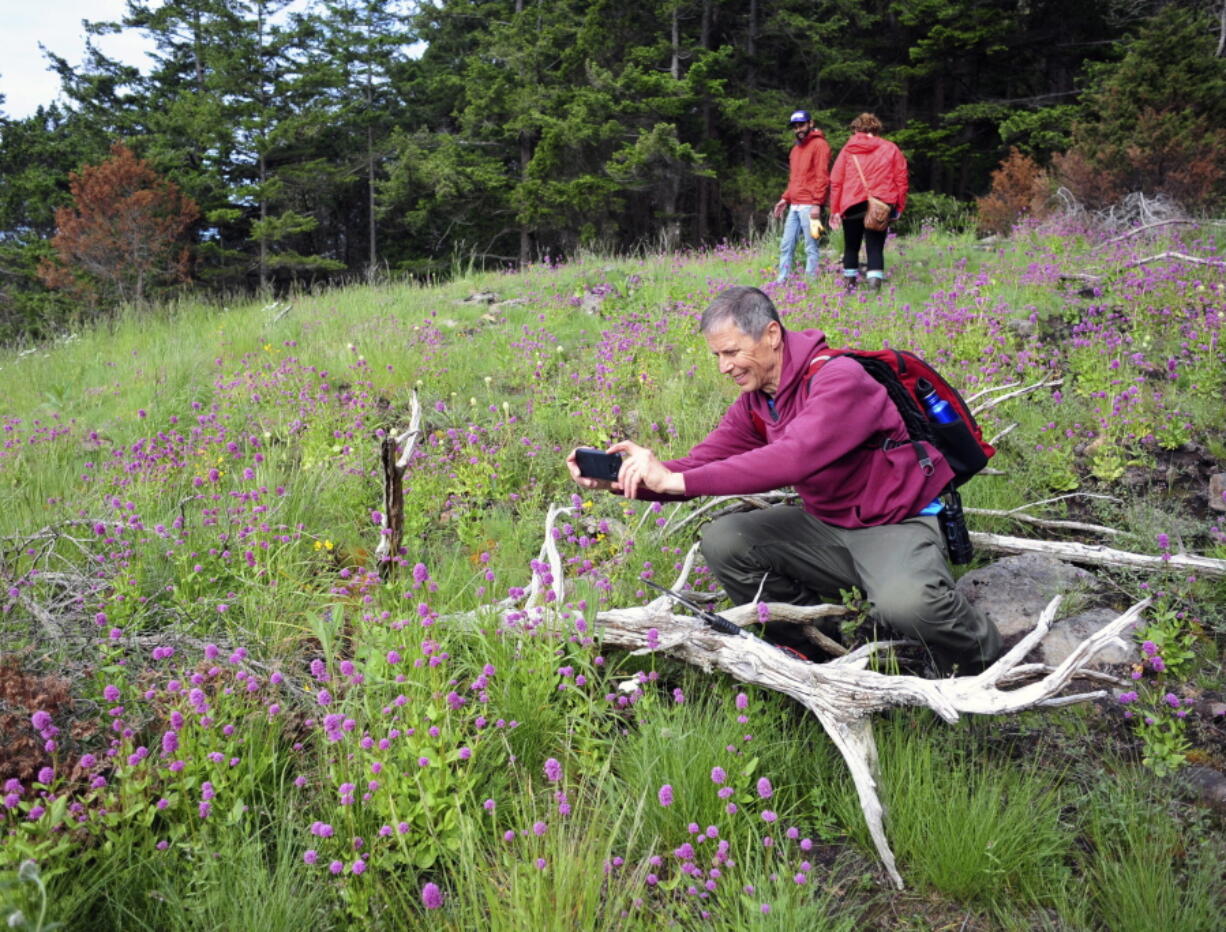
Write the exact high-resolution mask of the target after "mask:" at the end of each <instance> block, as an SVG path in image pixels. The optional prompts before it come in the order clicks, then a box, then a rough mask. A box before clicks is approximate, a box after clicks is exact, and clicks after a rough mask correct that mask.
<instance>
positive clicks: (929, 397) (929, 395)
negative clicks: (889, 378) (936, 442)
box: [915, 379, 958, 424]
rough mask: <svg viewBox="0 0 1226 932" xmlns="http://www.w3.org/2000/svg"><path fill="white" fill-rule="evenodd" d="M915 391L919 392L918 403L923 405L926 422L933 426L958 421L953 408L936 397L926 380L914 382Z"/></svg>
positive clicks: (933, 389) (931, 386) (934, 390)
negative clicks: (925, 412)
mask: <svg viewBox="0 0 1226 932" xmlns="http://www.w3.org/2000/svg"><path fill="white" fill-rule="evenodd" d="M915 389H916V391H918V392H919V396H920V401H922V402H923V403H924V410H925V411H927V412H928V420H930V421H932V422H933V423H935V424H952V423H953V422H954V421H956V420H958V412H957V411H955V410H954V406H953V405H951V404H950V403H949V402H948V401H946V400H945V399H944V398H942V397H941V396H940V395H938V394H937V390H936V388H934V387H933V385H932V383H931V382H929V381H928V380H927V379H920V380H919V381H918V382H916V383H915Z"/></svg>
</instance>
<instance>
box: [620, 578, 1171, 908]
mask: <svg viewBox="0 0 1226 932" xmlns="http://www.w3.org/2000/svg"><path fill="white" fill-rule="evenodd" d="M680 582H681V581H679V582H678V585H679V584H680ZM668 601H669V600H668V599H667V597H661V598H660V599H656V600H655V601H653V602H651V603H648V604H647V605H645V606H636V607H632V608H623V609H610V610H607V611H603V612H600V613H598V615H597V618H596V620H597V624H598V625H599V628H600V631H601V635H602V637H603V643H604V644H606V645H609V646H617V647H623V648H626V649H628V650H631V651H635V652H648V651H654V652H657V653H665V654H667V655H669V656H671V657H674V658H676V659H678V660H681V661H682V662H685V663H689V664H691V665H693V666H696V667H698V668H699V669H701V670H705V671H712V670H719V671H721V672H723V673H727V674H728V675H730V676H732V677H733V678H735V679H737V680H739V681H741V682H744V683H752V684H755V685H758V686H762V687H763V688H766V689H771V690H774V691H775V692H780V693H783V694H784V695H787V696H790V697H791V698H793V699H795V700H796V701H797V702H799V703H800V704H801V705H803V706H804V707H805V708H806V709H808V710H809V711H810V712H812V713H813V714H814V715H815V716H816V717H817V719H818V721H820V722H821V724H822V727H823V728H825V730H826V732H827V734H829V735H830V738H831V740H832V741H833V742H834V743H835V745H836V747H838V749H839V751H840V753H841V754H842V755H843V758H844V760H845V761H846V763H847V766H848V769H849V770H850V771H851V775H852V780H853V782H854V783H855V786H856V791H857V793H858V794H859V798H860V806H861V809H862V810H863V812H864V817H865V821H866V822H867V824H868V828H869V834H870V835H871V836H872V839H873V843H874V845H875V847H876V849H877V853H878V856H879V857H880V858H881V861H882V864H883V865H884V866H885V869H886V872H887V873H888V875H889V877H890V879H891V881H892V882H893V883H894V884H895V886H897V887H898V888H899V889H901V888H902V886H903V881H902V876H901V875H900V874H899V872H898V868H897V866H896V864H895V861H894V855H893V852H892V851H891V850H890V847H889V843H888V841H887V839H886V836H885V829H884V816H885V810H884V807H883V806H882V804H881V800H880V799H879V797H878V795H877V778H878V776H877V774H878V771H877V768H878V762H877V753H876V745H875V743H874V740H873V734H872V726H871V715H872V714H873V713H875V712H880V711H884V710H886V709H889V708H896V707H901V706H924V707H927V708H930V709H932V710H933V711H934V712H935V713H936V714H937V715H939V716H941V718H943V719H945V720H946V721H948V722H954V721H957V719H958V718H959V716H960V715H962V714H967V713H974V714H981V715H1001V714H1006V713H1011V712H1017V711H1020V710H1022V709H1028V708H1033V707H1041V706H1050V705H1057V704H1059V705H1062V704H1066V703H1069V702H1081V701H1086V700H1087V699H1090V698H1100V697H1102V696H1103V695H1104V693H1102V692H1094V693H1081V694H1077V695H1073V696H1060V695H1059V694H1060V692H1061V691H1062V690H1063V689H1064V687H1065V686H1067V685H1068V683H1069V682H1070V680H1071V679H1072V678H1073V676H1074V675H1075V674H1077V673H1079V672H1080V671H1081V670H1082V667H1084V665H1085V664H1086V663H1087V662H1088V661H1089V660H1090V659H1091V658H1092V657H1093V655H1094V654H1095V653H1096V652H1097V651H1098V650H1099V649H1100V648H1101V647H1102V646H1103V645H1105V644H1106V643H1107V642H1109V641H1111V640H1114V639H1115V638H1117V637H1119V635H1120V634H1121V633H1122V632H1123V631H1124V630H1125V629H1127V628H1128V627H1129V626H1130V625H1132V624H1133V623H1135V622H1136V620H1137V618H1138V617H1139V616H1140V614H1141V612H1142V611H1143V610H1144V608H1145V607H1146V606H1147V605H1148V604H1149V603H1148V602H1141V603H1138V604H1137V605H1134V606H1133V607H1132V608H1131V609H1129V610H1128V611H1127V612H1125V613H1124V614H1123V615H1121V616H1120V617H1119V618H1117V619H1116V620H1115V621H1113V622H1112V623H1111V624H1109V625H1107V626H1106V627H1105V628H1104V629H1103V630H1102V631H1100V632H1098V633H1097V634H1095V635H1093V636H1092V637H1090V638H1088V639H1087V640H1086V641H1084V642H1083V643H1082V644H1081V645H1080V646H1079V647H1078V648H1077V649H1076V650H1075V651H1074V652H1073V653H1072V654H1071V655H1070V656H1069V658H1068V659H1067V660H1065V661H1064V663H1062V664H1060V665H1059V666H1058V667H1055V668H1044V669H1045V670H1046V671H1047V672H1046V673H1045V675H1044V676H1043V677H1042V678H1041V679H1039V680H1038V681H1037V682H1032V683H1028V684H1027V685H1024V686H1021V687H1019V688H1017V689H1013V690H1009V691H1004V690H1002V689H1001V688H1000V687H1001V686H1002V685H1003V684H1004V683H1005V682H1013V681H1015V680H1016V679H1017V676H1016V671H1015V668H1017V667H1018V665H1019V663H1020V661H1021V660H1022V658H1023V657H1025V655H1026V654H1027V653H1028V652H1029V651H1030V650H1031V649H1032V648H1033V647H1034V646H1035V645H1037V644H1038V642H1039V641H1040V640H1041V639H1042V637H1043V636H1044V635H1045V634H1046V633H1047V631H1048V629H1049V628H1050V626H1051V623H1052V621H1053V619H1054V618H1055V615H1056V611H1057V608H1058V606H1059V604H1060V600H1059V599H1058V598H1057V599H1053V600H1052V602H1051V603H1050V604H1049V605H1048V607H1047V609H1046V610H1045V611H1044V612H1043V614H1042V616H1041V617H1040V619H1039V621H1038V623H1037V624H1036V626H1035V629H1034V630H1033V631H1032V632H1031V633H1030V634H1028V635H1027V636H1026V637H1025V638H1024V639H1023V640H1022V642H1020V643H1019V645H1018V646H1017V647H1015V648H1014V649H1013V650H1012V651H1010V652H1009V653H1008V654H1007V655H1006V656H1005V657H1002V658H1001V659H1000V660H999V661H998V662H997V663H996V664H994V665H993V666H992V667H990V668H989V669H988V670H986V671H985V672H984V673H982V674H980V675H979V676H974V677H956V678H950V679H944V680H925V679H920V678H919V677H914V676H891V675H887V674H882V673H878V672H876V671H873V670H869V669H866V664H867V662H868V658H869V656H870V655H871V653H872V652H873V650H867V651H866V650H860V651H856V652H854V653H853V654H847V655H845V656H843V657H840V658H838V659H836V660H832V661H830V662H829V663H822V664H815V663H805V662H803V661H800V660H797V659H794V658H792V657H790V656H788V655H785V654H783V653H781V652H780V651H778V650H777V649H775V648H774V647H772V646H771V645H769V644H767V643H766V642H765V641H762V640H760V639H758V638H751V637H728V636H726V635H721V634H718V633H716V632H714V631H712V630H711V629H710V628H708V627H706V626H705V625H704V624H702V622H700V621H698V620H697V619H694V618H690V617H686V616H681V615H675V614H673V613H672V612H671V611H670V610H669V606H668V604H666V603H667V602H668ZM751 610H752V607H751ZM652 629H654V634H653V636H652V637H651V638H649V637H648V631H649V630H652ZM649 644H650V645H653V646H649ZM1034 672H1036V671H1035V670H1034V667H1033V665H1032V666H1030V667H1028V668H1026V670H1025V673H1026V674H1027V675H1031V674H1033V673H1034Z"/></svg>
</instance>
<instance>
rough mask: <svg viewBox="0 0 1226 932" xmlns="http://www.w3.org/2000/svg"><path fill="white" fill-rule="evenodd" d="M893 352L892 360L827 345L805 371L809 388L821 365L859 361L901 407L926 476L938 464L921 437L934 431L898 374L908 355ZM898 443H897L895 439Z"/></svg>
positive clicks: (887, 445) (885, 445) (928, 436)
mask: <svg viewBox="0 0 1226 932" xmlns="http://www.w3.org/2000/svg"><path fill="white" fill-rule="evenodd" d="M885 352H891V353H892V356H891V357H890V358H891V359H892V360H893V364H891V362H889V361H886V360H885V359H882V358H881V354H879V353H863V354H862V353H858V352H857V351H855V350H853V349H826V350H823V351H822V352H821V353H820V354H818V355H817V356H814V357H813V358H812V359H811V360H809V366H808V369H807V370H806V371H805V379H806V386H805V387H806V390H809V389H811V388H812V386H813V378H814V376H816V375H817V373H818V372H819V371H820V370H821V368H822V366H824V365H825V364H826V363H828V362H830V360H832V359H835V358H836V357H839V356H850V357H851V358H852V359H854V360H855V361H856V362H858V363H859V364H860V365H861V367H863V369H864V371H865V372H867V373H868V374H869V376H870V377H872V379H873V380H874V381H875V382H877V383H878V384H879V385H881V387H882V388H884V389H885V392H886V394H887V395H888V396H889V398H890V401H891V402H892V403H893V405H894V408H895V409H896V410H897V411H898V416H899V417H900V418H902V422H903V426H904V427H905V428H906V430H907V439H908V440H909V441H910V443H911V448H912V449H913V450H915V458H916V459H917V460H918V461H919V467H920V469H921V470H922V471H923V473H924V475H925V476H931V475H932V473H933V471H934V470H935V469H936V466H935V465H934V464H933V462H932V457H931V456H930V455H929V453H928V451H927V450H926V449H925V448H924V445H923V443H921V442H920V441H925V440H926V441H929V442H931V440H932V432H931V429H930V428H929V427H928V420H927V418H925V417H924V414H923V412H922V411H920V410H919V408H918V406H917V405H916V404H915V399H913V398H912V397H911V393H910V392H909V391H907V387H906V386H905V385H903V383H902V380H901V379H900V378H899V377H898V371H899V367H901V368H902V370H903V371H905V370H906V365H907V360H906V355H905V354H903V353H899V352H894V351H885ZM894 445H895V446H897V445H898V444H897V443H895V444H894ZM882 448H883V449H890V448H891V445H890V442H889V441H888V440H887V441H886V442H884V443H883V444H882Z"/></svg>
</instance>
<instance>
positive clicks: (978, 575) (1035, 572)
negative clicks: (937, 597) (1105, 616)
mask: <svg viewBox="0 0 1226 932" xmlns="http://www.w3.org/2000/svg"><path fill="white" fill-rule="evenodd" d="M1093 583H1094V577H1093V576H1092V575H1091V574H1090V573H1088V572H1086V571H1085V570H1081V569H1078V568H1077V567H1075V566H1073V565H1072V564H1069V563H1065V562H1063V561H1062V560H1057V559H1055V558H1054V557H1047V556H1043V555H1042V554H1037V553H1024V554H1018V555H1016V556H1008V557H1004V558H1003V559H1001V560H997V561H996V562H995V563H993V564H991V565H990V566H985V567H983V568H982V569H977V570H971V571H970V572H969V573H967V574H966V575H964V576H963V577H962V578H961V579H959V580H958V584H957V585H958V591H959V592H961V593H962V594H963V595H964V596H965V597H966V598H967V600H968V601H969V602H970V603H971V604H972V605H974V606H976V607H977V608H978V609H979V610H980V611H981V612H983V613H984V614H985V615H987V616H988V618H989V619H991V620H992V621H993V622H995V624H996V627H997V629H998V630H999V631H1000V635H1001V637H1003V638H1008V637H1011V636H1014V635H1019V634H1023V633H1025V632H1027V631H1030V630H1031V629H1032V628H1033V627H1034V624H1035V622H1036V621H1038V620H1039V614H1040V613H1041V612H1042V611H1043V609H1044V608H1046V607H1047V603H1048V602H1050V601H1051V600H1052V598H1054V597H1055V596H1057V595H1067V594H1069V593H1070V592H1073V591H1079V592H1084V591H1086V590H1087V589H1090V588H1093Z"/></svg>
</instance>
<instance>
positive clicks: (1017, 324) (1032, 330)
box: [1005, 317, 1039, 337]
mask: <svg viewBox="0 0 1226 932" xmlns="http://www.w3.org/2000/svg"><path fill="white" fill-rule="evenodd" d="M1005 326H1006V327H1008V328H1009V329H1010V330H1011V331H1013V332H1014V333H1016V334H1017V335H1018V336H1019V337H1032V336H1034V335H1035V334H1036V333H1038V330H1039V328H1038V325H1037V324H1036V323H1035V322H1034V321H1033V320H1031V319H1030V318H1029V317H1012V318H1010V319H1009V320H1008V321H1006V322H1005Z"/></svg>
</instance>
